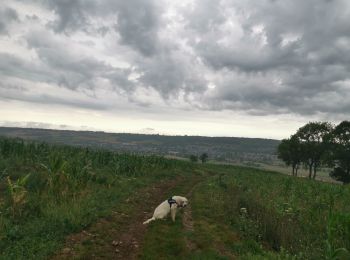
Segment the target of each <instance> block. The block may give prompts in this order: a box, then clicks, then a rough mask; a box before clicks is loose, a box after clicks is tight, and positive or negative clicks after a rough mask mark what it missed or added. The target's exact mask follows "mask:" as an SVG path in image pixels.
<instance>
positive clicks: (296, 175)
mask: <svg viewBox="0 0 350 260" xmlns="http://www.w3.org/2000/svg"><path fill="white" fill-rule="evenodd" d="M298 168H299V167H298V165H297V166H296V167H295V177H298Z"/></svg>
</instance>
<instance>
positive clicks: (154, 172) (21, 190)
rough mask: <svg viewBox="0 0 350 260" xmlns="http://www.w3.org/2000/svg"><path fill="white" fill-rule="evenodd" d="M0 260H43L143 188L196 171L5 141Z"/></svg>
mask: <svg viewBox="0 0 350 260" xmlns="http://www.w3.org/2000/svg"><path fill="white" fill-rule="evenodd" d="M0 167H1V168H0V173H1V177H0V195H1V196H0V197H1V198H4V199H3V200H0V258H1V259H42V258H45V257H47V256H48V255H50V254H51V253H53V252H54V251H55V250H57V249H58V248H60V247H61V246H62V243H63V242H64V239H65V237H66V236H67V235H68V234H71V233H74V232H78V231H80V230H82V229H84V228H86V227H87V226H89V225H90V224H91V223H93V222H95V221H96V220H97V219H99V218H101V217H103V216H107V215H108V214H110V212H111V209H112V208H113V206H114V205H115V204H118V203H120V202H121V201H123V200H125V198H127V197H128V196H130V195H131V194H132V193H134V192H135V191H136V190H139V189H141V188H143V187H146V186H149V185H150V184H151V183H154V182H158V181H159V180H166V179H170V178H172V177H173V175H181V174H183V172H184V170H183V168H184V167H186V168H191V166H190V165H188V164H186V163H185V162H178V161H175V160H167V159H164V158H161V157H156V156H149V157H145V156H136V155H132V154H117V153H112V152H108V151H103V150H89V149H83V148H73V147H68V146H52V145H46V144H39V143H26V142H23V141H22V140H13V139H1V140H0Z"/></svg>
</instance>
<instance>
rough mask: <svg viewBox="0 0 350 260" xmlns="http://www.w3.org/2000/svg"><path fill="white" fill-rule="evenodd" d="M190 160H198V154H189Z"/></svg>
mask: <svg viewBox="0 0 350 260" xmlns="http://www.w3.org/2000/svg"><path fill="white" fill-rule="evenodd" d="M190 161H191V162H197V161H198V156H196V155H193V154H192V155H190Z"/></svg>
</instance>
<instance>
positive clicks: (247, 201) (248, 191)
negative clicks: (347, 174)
mask: <svg viewBox="0 0 350 260" xmlns="http://www.w3.org/2000/svg"><path fill="white" fill-rule="evenodd" d="M207 169H210V170H212V171H216V172H217V176H214V177H212V178H210V179H208V180H207V181H206V182H203V183H201V185H200V186H198V187H197V189H195V192H194V198H193V203H194V205H193V216H194V222H195V227H196V228H195V236H194V238H195V240H196V241H195V242H196V243H197V244H198V245H199V249H201V250H202V252H204V251H205V250H207V249H208V248H209V249H210V248H212V249H213V250H215V251H216V252H220V253H221V255H222V256H225V255H229V254H230V253H231V254H232V255H235V256H239V257H240V258H242V259H255V258H256V259H261V258H267V259H277V258H282V259H338V258H339V259H347V258H346V257H349V255H348V254H346V253H344V252H345V251H346V250H349V249H350V240H349V237H350V214H349V213H350V204H349V203H348V201H349V198H350V187H346V186H340V185H334V184H328V183H321V182H315V181H309V180H304V179H299V178H292V177H290V176H285V175H282V174H278V173H274V172H268V171H262V170H256V169H251V168H243V167H232V166H217V165H216V166H209V165H208V166H207ZM341 248H344V249H346V250H342V249H341ZM337 249H340V250H337ZM337 257H338V258H337Z"/></svg>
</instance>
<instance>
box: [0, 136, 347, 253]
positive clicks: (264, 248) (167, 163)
mask: <svg viewBox="0 0 350 260" xmlns="http://www.w3.org/2000/svg"><path fill="white" fill-rule="evenodd" d="M175 176H182V177H184V178H183V180H184V181H182V182H181V185H178V186H176V187H175V188H171V189H169V190H166V191H164V192H163V193H164V196H171V195H174V194H183V195H185V196H190V203H191V213H192V214H191V220H190V221H191V224H192V225H191V226H193V228H188V226H187V225H186V223H185V213H184V212H182V211H180V213H179V215H178V218H177V221H176V222H175V223H172V222H171V221H170V220H169V219H168V220H164V221H156V222H153V223H152V224H151V225H149V226H148V228H147V232H146V234H145V237H144V240H143V242H142V248H141V249H140V258H142V259H175V258H176V259H232V258H239V259H349V250H350V239H349V237H350V203H349V199H350V187H349V186H345V185H336V184H331V183H323V182H318V181H314V180H308V179H303V178H293V177H291V176H287V175H285V174H279V173H276V172H272V171H265V170H260V169H254V168H245V167H239V166H227V165H226V166H225V165H213V164H206V165H201V164H191V163H188V162H185V161H178V160H169V159H165V158H162V157H157V156H137V155H132V154H118V153H113V152H108V151H103V150H91V149H85V148H74V147H68V146H55V145H47V144H40V143H30V142H29V143H28V142H24V141H22V140H13V139H0V259H44V258H47V257H49V256H50V255H51V254H52V253H54V252H55V251H57V250H59V249H60V248H62V246H63V245H64V241H65V239H66V237H67V236H69V235H70V234H72V233H76V232H79V231H81V230H84V229H86V228H87V227H91V226H92V225H93V224H94V223H96V222H99V221H100V219H101V218H108V217H109V216H111V214H112V211H113V210H114V209H116V208H118V210H119V211H122V212H126V213H127V214H128V215H133V214H139V213H140V212H137V210H138V209H139V207H138V205H137V204H135V205H134V206H129V205H128V204H127V203H125V200H126V198H129V197H130V196H134V195H137V194H138V191H140V190H142V189H144V188H147V187H150V186H151V184H154V183H157V182H163V181H165V182H167V181H170V180H172V179H174V177H175ZM163 193H162V194H163ZM162 196H163V195H162ZM155 199H157V200H158V199H159V200H160V201H161V200H162V199H163V198H155ZM139 203H142V198H141V199H140V202H139ZM185 210H186V209H185ZM187 210H188V209H187ZM141 213H142V212H141ZM141 217H142V218H143V216H142V214H141ZM187 221H188V220H187ZM113 223H114V222H113ZM120 223H124V222H123V221H122V220H121V222H120ZM114 224H115V223H114ZM129 224H130V223H129ZM115 225H117V224H115ZM99 227H100V226H99V225H97V226H96V228H99ZM101 228H102V227H101ZM114 228H116V230H117V229H118V227H114ZM106 232H107V230H106ZM101 233H103V231H101ZM111 235H113V234H111ZM112 237H113V236H111V237H110V238H108V239H109V240H111V239H113V238H112ZM108 239H107V240H108ZM107 240H106V241H105V240H104V239H96V240H95V241H97V242H98V243H96V244H95V243H93V242H92V241H91V240H86V241H83V243H82V244H81V245H79V246H80V248H79V250H80V252H81V255H84V254H86V255H88V254H89V252H94V251H98V250H96V247H101V248H102V249H103V247H104V246H105V245H104V244H103V243H107V242H108V241H109V240H108V241H107ZM99 243H102V244H99ZM108 246H110V245H108ZM102 249H101V250H100V251H101V254H102V253H103V250H102Z"/></svg>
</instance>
